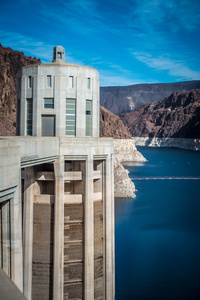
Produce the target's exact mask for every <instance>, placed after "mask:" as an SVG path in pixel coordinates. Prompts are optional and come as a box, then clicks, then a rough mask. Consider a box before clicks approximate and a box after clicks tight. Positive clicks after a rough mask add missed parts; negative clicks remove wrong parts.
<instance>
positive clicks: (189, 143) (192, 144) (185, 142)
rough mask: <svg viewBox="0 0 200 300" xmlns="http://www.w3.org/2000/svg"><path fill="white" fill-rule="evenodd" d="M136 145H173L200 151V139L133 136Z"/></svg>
mask: <svg viewBox="0 0 200 300" xmlns="http://www.w3.org/2000/svg"><path fill="white" fill-rule="evenodd" d="M132 140H133V141H134V143H135V145H136V146H146V147H173V148H180V149H186V150H195V151H200V139H182V138H176V139H175V138H148V137H133V138H132Z"/></svg>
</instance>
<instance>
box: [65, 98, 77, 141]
mask: <svg viewBox="0 0 200 300" xmlns="http://www.w3.org/2000/svg"><path fill="white" fill-rule="evenodd" d="M65 122H66V123H65V134H66V135H71V136H75V135H76V99H66V120H65Z"/></svg>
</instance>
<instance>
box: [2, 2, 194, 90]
mask: <svg viewBox="0 0 200 300" xmlns="http://www.w3.org/2000/svg"><path fill="white" fill-rule="evenodd" d="M0 14H1V17H0V43H1V44H2V45H3V46H4V47H11V48H12V49H14V50H18V51H23V52H24V53H25V55H28V56H36V57H37V58H41V60H42V62H51V61H52V53H53V47H54V46H56V45H62V46H63V47H64V48H65V51H66V62H69V63H76V64H81V65H86V66H90V67H93V68H95V69H97V70H98V71H99V73H100V84H101V86H109V85H120V86H123V85H131V84H137V83H157V82H176V81H186V80H199V79H200V2H199V0H126V1H122V0H119V1H118V0H63V1H61V0H57V1H56V0H55V1H52V0H48V1H47V0H46V1H43V0H32V1H29V0H6V1H5V0H4V1H3V0H0Z"/></svg>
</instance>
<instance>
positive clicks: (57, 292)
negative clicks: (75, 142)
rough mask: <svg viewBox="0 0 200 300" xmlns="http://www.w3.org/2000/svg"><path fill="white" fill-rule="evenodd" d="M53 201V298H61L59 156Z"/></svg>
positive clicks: (61, 161) (61, 184) (61, 170)
mask: <svg viewBox="0 0 200 300" xmlns="http://www.w3.org/2000/svg"><path fill="white" fill-rule="evenodd" d="M54 171H55V202H54V266H53V270H54V273H53V300H62V299H63V260H64V157H63V156H59V157H58V158H57V160H56V161H55V163H54Z"/></svg>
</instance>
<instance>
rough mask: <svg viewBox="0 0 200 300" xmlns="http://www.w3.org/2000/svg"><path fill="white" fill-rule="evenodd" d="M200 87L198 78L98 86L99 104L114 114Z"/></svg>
mask: <svg viewBox="0 0 200 300" xmlns="http://www.w3.org/2000/svg"><path fill="white" fill-rule="evenodd" d="M193 89H200V80H196V81H184V82H175V83H154V84H135V85H130V86H109V87H101V88H100V104H101V105H103V106H104V107H105V108H107V109H108V110H110V111H111V112H113V113H115V114H120V113H126V112H132V111H134V110H136V109H138V108H139V107H140V106H142V105H145V104H147V103H150V102H153V101H156V100H160V99H163V98H166V97H169V96H170V95H171V94H172V93H174V92H184V91H189V90H193Z"/></svg>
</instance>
